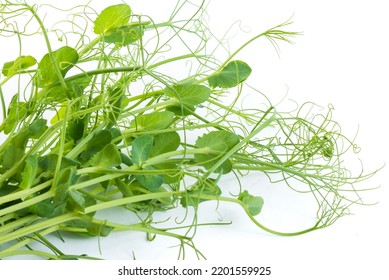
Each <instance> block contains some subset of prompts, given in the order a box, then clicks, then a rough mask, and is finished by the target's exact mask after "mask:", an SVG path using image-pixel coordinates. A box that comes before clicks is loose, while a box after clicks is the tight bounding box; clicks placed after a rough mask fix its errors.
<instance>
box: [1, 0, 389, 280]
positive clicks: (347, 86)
mask: <svg viewBox="0 0 389 280" xmlns="http://www.w3.org/2000/svg"><path fill="white" fill-rule="evenodd" d="M35 2H36V3H57V2H58V1H53V0H51V1H29V3H35ZM84 2H85V1H84ZM84 2H83V1H77V2H76V1H68V3H66V5H68V4H69V6H71V5H72V4H74V3H77V4H79V3H84ZM107 2H109V4H114V3H116V1H94V2H93V5H95V9H96V10H99V9H100V10H101V9H102V8H104V7H105V6H107ZM127 2H128V4H130V5H131V6H132V7H133V10H134V12H137V13H142V14H149V15H151V16H157V17H158V16H160V15H163V14H165V15H166V16H167V15H168V14H169V11H170V10H169V8H168V7H171V6H172V4H173V3H174V2H175V1H171V0H158V1H157V0H154V1H151V0H142V1H141V0H133V1H127ZM194 2H195V1H194ZM385 4H386V1H383V0H381V1H379V0H369V1H358V0H357V1H351V0H342V1H339V0H338V1H335V0H328V1H312V0H311V1H308V0H273V1H263V0H259V1H253V0H251V1H250V0H240V1H229V0H228V1H226V0H223V1H222V0H213V1H210V4H209V8H208V13H209V24H210V26H211V29H212V30H214V32H215V33H216V34H218V35H220V36H221V35H223V33H224V32H225V31H226V30H227V29H228V28H229V27H230V26H231V25H232V24H234V23H235V22H237V21H241V22H240V26H241V27H242V28H243V29H244V30H246V31H247V30H249V29H250V30H251V31H250V33H248V34H243V35H242V34H241V35H236V36H235V35H234V36H231V47H232V48H233V47H234V46H239V45H240V44H241V43H243V42H245V40H246V39H248V38H249V37H250V36H253V35H256V34H258V33H259V32H262V31H264V30H266V29H268V28H270V27H273V26H275V25H277V24H279V23H281V22H284V21H285V20H287V19H289V18H290V17H292V16H293V17H292V19H293V22H294V24H293V25H292V26H291V27H290V29H291V30H294V31H301V32H302V33H303V35H302V36H298V37H297V38H295V39H294V42H295V44H293V45H289V44H281V45H280V47H281V51H280V56H277V54H276V53H275V51H274V50H273V49H271V48H270V47H269V48H266V47H265V46H266V44H263V43H261V44H258V45H257V46H256V45H255V44H254V45H252V46H251V47H249V48H247V49H246V50H245V53H244V54H242V55H241V57H240V58H242V59H244V60H245V61H246V62H248V63H249V64H250V65H251V66H252V67H253V70H254V72H253V74H252V77H251V78H250V79H251V80H249V81H248V82H249V83H250V84H252V85H255V86H256V87H257V88H258V89H260V90H261V91H262V92H264V93H265V94H266V95H268V96H270V97H271V99H272V101H274V102H277V101H280V100H281V99H282V98H283V97H285V95H286V93H287V96H286V99H292V100H296V101H298V102H299V103H301V102H304V101H313V102H317V103H318V104H320V105H323V106H326V105H327V104H329V103H331V104H333V106H334V107H335V113H334V118H335V119H336V120H337V121H338V122H339V123H340V124H341V125H342V127H343V128H344V132H345V133H346V134H347V133H348V134H351V135H354V134H355V132H356V131H357V130H358V128H359V132H358V138H357V143H358V144H359V145H360V146H361V147H362V151H361V153H360V155H359V156H360V158H361V159H362V160H363V162H364V164H365V167H366V169H367V170H372V169H375V168H379V167H381V166H382V165H383V164H384V163H385V161H386V160H387V158H388V156H389V153H388V137H387V136H388V133H387V131H388V113H387V109H386V107H387V106H388V101H387V96H388V93H389V86H388V80H389V79H388V74H389V51H388V50H389V41H388V39H387V38H388V26H389V17H388V16H387V8H386V5H385ZM61 5H64V3H61ZM234 28H235V29H233V30H235V31H238V28H237V25H235V27H234ZM232 34H235V33H234V32H232ZM0 40H4V39H3V38H0ZM1 46H2V47H1V49H2V52H1V53H0V60H1V62H2V63H3V62H4V61H7V60H9V59H8V57H6V56H5V55H4V53H6V51H7V50H6V48H4V43H3V42H1ZM262 48H263V49H262ZM4 57H5V58H4ZM386 169H387V168H384V170H382V171H381V172H379V173H378V174H377V175H376V176H375V177H374V178H372V179H371V180H369V181H366V182H365V184H366V187H376V186H381V188H380V189H378V190H375V191H373V192H367V193H365V194H364V197H366V200H367V202H379V203H378V204H377V205H374V206H370V207H355V208H353V213H355V215H353V216H348V217H345V218H342V219H340V220H339V221H338V222H337V223H335V224H334V225H333V226H331V227H329V228H327V229H324V230H321V231H316V232H313V233H310V234H307V235H303V236H298V237H291V238H287V237H277V236H271V235H269V234H266V233H264V232H262V231H261V230H260V229H257V228H255V227H254V226H253V225H252V224H251V223H250V222H249V221H248V219H247V218H246V217H245V216H244V213H243V212H242V211H241V210H240V209H239V208H235V207H232V208H230V206H227V207H223V206H221V207H220V209H218V213H217V214H215V213H213V212H210V213H208V212H207V213H201V215H205V216H207V215H210V216H211V217H216V218H217V217H219V216H218V215H220V217H222V218H223V220H225V221H229V220H232V221H233V224H232V225H230V226H225V227H210V228H201V229H199V232H198V235H197V237H196V245H197V247H198V248H199V249H200V250H201V251H202V252H203V253H204V254H205V255H206V257H207V258H208V260H209V261H210V262H211V263H212V262H216V261H217V262H220V263H219V264H223V263H227V262H229V264H231V262H232V263H236V264H237V265H244V264H245V262H246V260H247V261H250V262H251V264H253V262H254V263H257V265H263V266H272V267H273V271H274V274H273V276H272V278H269V279H388V278H387V277H388V276H389V273H388V272H386V271H385V270H386V269H385V267H386V266H387V265H388V264H389V263H388V260H387V252H388V251H389V242H388V238H387V237H388V233H389V226H388V224H389V219H388V213H389V207H388V205H389V192H388V190H387V180H388V175H387V170H386ZM248 182H250V181H248ZM252 182H253V183H255V184H258V183H257V181H256V178H252ZM269 187H271V186H269ZM213 209H214V208H212V207H210V208H206V211H214V210H213ZM286 210H287V209H286ZM130 236H131V239H129V238H128V236H127V237H123V236H120V235H119V236H114V238H111V239H107V240H101V242H102V248H103V249H104V253H105V254H106V257H107V258H110V259H125V258H130V257H131V254H132V250H133V251H134V252H135V255H136V256H137V257H138V258H140V259H146V260H155V259H159V260H161V259H170V260H174V258H176V256H177V254H176V253H177V250H176V249H174V248H173V249H171V248H167V247H168V246H170V245H171V244H170V243H167V244H165V243H164V240H163V239H158V238H157V240H156V241H155V242H152V243H146V242H145V241H144V235H139V234H133V235H130ZM126 238H127V239H126ZM134 238H135V239H134ZM84 241H85V240H84ZM80 244H81V243H80V242H78V243H77V246H81V245H80ZM82 244H84V245H82V246H84V247H82V249H80V250H83V249H84V250H88V249H91V248H93V253H98V250H97V248H96V247H97V245H96V244H97V242H96V241H89V242H85V243H82ZM189 258H190V259H193V256H189ZM0 273H1V272H0ZM287 277H288V278H287Z"/></svg>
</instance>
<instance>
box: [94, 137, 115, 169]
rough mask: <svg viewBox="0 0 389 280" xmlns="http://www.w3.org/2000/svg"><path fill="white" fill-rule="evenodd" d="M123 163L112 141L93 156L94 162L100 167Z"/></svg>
mask: <svg viewBox="0 0 389 280" xmlns="http://www.w3.org/2000/svg"><path fill="white" fill-rule="evenodd" d="M121 163H122V159H121V156H120V153H119V151H118V149H117V147H116V145H115V144H113V143H110V144H108V145H106V146H105V147H104V148H103V149H102V150H101V151H99V152H98V153H97V154H96V155H95V156H94V157H93V158H92V164H93V165H94V166H98V167H100V168H111V167H115V166H118V165H120V164H121Z"/></svg>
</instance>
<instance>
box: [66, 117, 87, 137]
mask: <svg viewBox="0 0 389 280" xmlns="http://www.w3.org/2000/svg"><path fill="white" fill-rule="evenodd" d="M85 118H86V117H83V118H80V119H75V120H71V121H68V128H67V130H66V131H67V133H68V135H69V136H70V138H72V139H73V141H74V142H75V143H76V142H77V141H78V140H80V139H82V138H83V136H84V128H85Z"/></svg>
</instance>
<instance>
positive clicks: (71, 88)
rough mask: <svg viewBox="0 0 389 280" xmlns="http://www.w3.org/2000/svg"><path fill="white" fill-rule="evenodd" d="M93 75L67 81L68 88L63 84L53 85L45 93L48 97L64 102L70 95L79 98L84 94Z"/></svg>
mask: <svg viewBox="0 0 389 280" xmlns="http://www.w3.org/2000/svg"><path fill="white" fill-rule="evenodd" d="M91 80H92V78H91V76H87V75H86V76H84V77H81V78H78V79H76V80H72V81H67V82H65V84H66V88H67V90H65V89H64V88H63V87H62V85H56V86H51V87H50V88H48V89H47V92H46V93H45V98H46V99H53V100H54V101H57V102H64V101H66V99H67V98H68V97H69V95H70V96H71V97H73V98H77V97H80V96H82V94H83V92H84V90H85V88H86V87H87V86H88V85H89V84H90V82H91ZM45 90H46V89H45Z"/></svg>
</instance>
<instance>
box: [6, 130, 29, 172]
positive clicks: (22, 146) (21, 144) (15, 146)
mask: <svg viewBox="0 0 389 280" xmlns="http://www.w3.org/2000/svg"><path fill="white" fill-rule="evenodd" d="M28 134H29V133H28V131H25V132H22V133H20V134H18V135H16V136H15V137H13V138H12V139H11V141H10V143H9V145H8V146H7V147H6V148H5V150H4V153H3V155H2V164H3V168H4V169H5V170H7V169H11V168H12V167H13V166H14V165H15V164H16V163H18V162H19V161H20V160H21V159H22V158H23V156H24V154H25V150H26V146H27V141H28Z"/></svg>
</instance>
